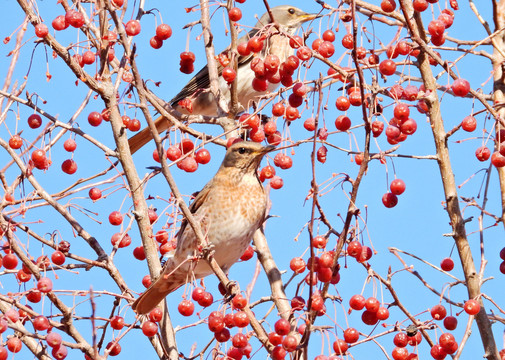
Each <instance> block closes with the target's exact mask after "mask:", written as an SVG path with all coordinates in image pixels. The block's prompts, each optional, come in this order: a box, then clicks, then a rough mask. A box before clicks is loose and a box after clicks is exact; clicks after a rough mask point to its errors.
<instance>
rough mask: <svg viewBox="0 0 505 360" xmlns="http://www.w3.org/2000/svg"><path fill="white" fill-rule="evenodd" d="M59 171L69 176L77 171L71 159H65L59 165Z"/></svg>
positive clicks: (75, 164)
mask: <svg viewBox="0 0 505 360" xmlns="http://www.w3.org/2000/svg"><path fill="white" fill-rule="evenodd" d="M61 170H62V171H63V172H64V173H66V174H69V175H72V174H75V172H76V171H77V163H76V162H75V161H74V160H72V159H67V160H65V161H63V163H62V164H61Z"/></svg>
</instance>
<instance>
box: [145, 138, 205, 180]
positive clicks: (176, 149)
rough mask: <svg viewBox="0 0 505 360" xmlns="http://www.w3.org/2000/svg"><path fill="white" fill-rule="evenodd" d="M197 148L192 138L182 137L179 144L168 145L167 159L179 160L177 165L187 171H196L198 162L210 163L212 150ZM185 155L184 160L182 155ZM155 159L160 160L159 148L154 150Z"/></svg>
mask: <svg viewBox="0 0 505 360" xmlns="http://www.w3.org/2000/svg"><path fill="white" fill-rule="evenodd" d="M194 150H195V144H194V143H193V142H192V141H191V140H190V139H182V140H181V142H180V143H179V144H174V145H171V146H169V147H168V149H167V151H166V156H167V159H168V160H170V161H177V163H176V164H177V167H178V168H179V169H181V170H184V171H186V172H195V171H196V170H197V169H198V164H202V165H205V164H208V163H209V162H210V152H209V151H208V150H207V149H205V148H204V149H200V150H198V151H196V152H195V151H194ZM183 156H185V157H184V158H183V159H182V160H179V159H180V158H181V157H183ZM153 159H154V161H156V162H160V157H159V154H158V150H156V149H155V150H154V151H153Z"/></svg>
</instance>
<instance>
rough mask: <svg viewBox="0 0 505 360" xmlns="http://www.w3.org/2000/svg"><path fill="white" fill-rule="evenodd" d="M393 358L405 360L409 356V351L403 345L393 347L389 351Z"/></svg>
mask: <svg viewBox="0 0 505 360" xmlns="http://www.w3.org/2000/svg"><path fill="white" fill-rule="evenodd" d="M391 356H393V359H394V360H407V359H408V358H409V351H408V350H407V349H406V348H404V347H395V348H394V349H393V351H392V353H391Z"/></svg>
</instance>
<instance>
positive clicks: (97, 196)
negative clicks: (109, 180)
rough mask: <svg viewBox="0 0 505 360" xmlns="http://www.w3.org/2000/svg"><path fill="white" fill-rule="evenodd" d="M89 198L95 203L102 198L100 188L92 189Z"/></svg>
mask: <svg viewBox="0 0 505 360" xmlns="http://www.w3.org/2000/svg"><path fill="white" fill-rule="evenodd" d="M88 195H89V198H90V199H91V200H93V201H96V200H98V199H100V198H101V197H102V191H101V190H100V189H99V188H96V187H94V188H91V189H89V193H88Z"/></svg>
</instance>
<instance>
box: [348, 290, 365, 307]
mask: <svg viewBox="0 0 505 360" xmlns="http://www.w3.org/2000/svg"><path fill="white" fill-rule="evenodd" d="M365 302H366V300H365V298H364V297H363V296H362V295H359V294H357V295H353V296H352V297H351V298H350V299H349V306H350V307H351V308H352V309H354V310H362V309H363V308H364V307H365Z"/></svg>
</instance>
